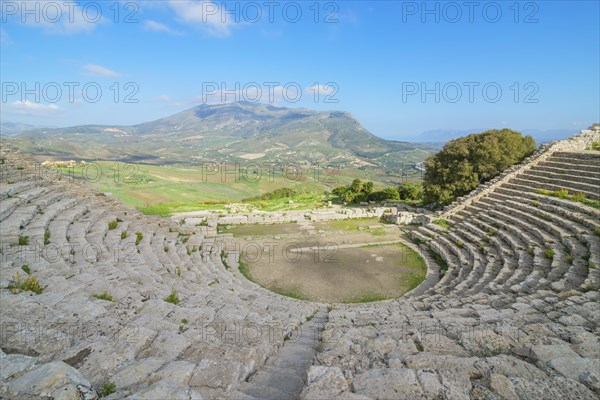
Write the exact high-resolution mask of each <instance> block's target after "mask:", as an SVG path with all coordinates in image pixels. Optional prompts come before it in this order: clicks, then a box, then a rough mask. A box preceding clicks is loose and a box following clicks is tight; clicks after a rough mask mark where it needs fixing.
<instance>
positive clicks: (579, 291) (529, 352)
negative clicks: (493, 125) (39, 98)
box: [0, 131, 600, 399]
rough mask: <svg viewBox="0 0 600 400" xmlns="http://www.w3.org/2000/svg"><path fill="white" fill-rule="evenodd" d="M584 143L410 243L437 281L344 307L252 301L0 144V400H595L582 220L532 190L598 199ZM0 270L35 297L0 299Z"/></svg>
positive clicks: (225, 271) (193, 243)
mask: <svg viewBox="0 0 600 400" xmlns="http://www.w3.org/2000/svg"><path fill="white" fill-rule="evenodd" d="M598 140H599V139H598V132H594V131H583V132H582V133H581V134H580V135H578V136H575V137H573V138H571V139H569V140H567V141H564V142H559V143H557V144H553V145H551V146H547V147H545V148H543V149H542V150H540V152H539V153H538V154H536V155H534V157H532V158H530V159H529V160H527V161H526V162H525V163H524V164H523V165H521V166H519V167H517V168H513V169H512V170H511V171H510V173H507V174H505V175H504V176H502V177H500V178H498V179H497V180H496V181H495V182H493V183H491V184H488V185H487V186H486V187H485V189H484V190H476V191H475V192H474V193H473V194H472V195H470V196H467V197H466V198H464V199H462V200H461V201H460V202H458V203H456V204H454V205H452V206H451V207H450V208H449V209H448V210H447V211H445V212H444V213H442V216H441V217H443V218H444V219H446V220H447V221H448V223H449V226H450V227H449V228H442V227H440V226H438V225H436V224H433V223H429V224H426V225H424V226H422V227H420V228H418V229H415V230H411V231H410V232H409V235H410V238H411V239H412V240H413V241H414V242H416V243H417V244H418V246H419V248H420V250H421V251H422V253H423V254H424V255H427V257H426V258H427V260H428V262H432V261H431V260H433V259H435V260H438V264H440V266H443V267H445V268H442V270H443V271H444V273H443V274H442V276H441V277H440V278H439V280H438V281H437V282H436V283H435V284H431V282H429V283H428V285H427V287H423V289H422V290H417V291H415V292H413V294H408V295H407V296H404V297H402V298H399V299H395V300H387V301H381V302H375V303H367V304H353V305H351V304H346V305H344V304H331V305H325V304H318V303H313V302H306V301H300V300H295V299H292V298H287V297H282V296H280V295H277V294H275V293H272V292H270V291H268V290H266V289H263V288H262V287H260V286H258V285H255V284H254V283H252V282H250V281H247V280H246V279H245V278H244V277H243V276H242V275H241V274H240V273H239V271H238V270H237V268H231V267H230V265H234V264H235V261H234V260H231V259H229V258H228V256H227V254H225V253H223V252H221V249H219V247H218V246H215V238H213V237H208V236H207V231H206V230H205V227H201V226H200V227H190V226H184V225H181V224H179V223H177V222H175V221H171V220H166V219H161V218H157V217H149V216H144V215H142V214H141V213H140V212H138V211H136V210H133V209H130V208H127V207H125V206H123V205H122V204H121V203H119V202H118V201H117V200H115V199H114V198H112V197H110V196H109V195H105V194H101V193H96V192H94V191H93V190H91V189H90V187H89V186H87V185H86V184H85V183H82V182H78V181H73V180H71V179H69V178H68V177H64V176H60V175H58V174H52V173H47V172H46V173H43V174H42V173H40V169H39V167H38V166H36V165H35V164H34V163H33V162H32V161H31V160H30V158H29V157H28V156H26V155H24V154H22V153H20V152H19V151H17V150H15V149H13V148H11V147H9V146H7V145H5V144H4V143H2V148H1V154H0V156H1V165H0V167H1V176H0V178H1V183H2V185H1V188H0V200H1V204H0V243H1V252H2V253H1V257H2V259H1V261H2V262H1V268H0V288H1V289H0V304H1V310H2V312H1V314H0V324H1V325H0V327H1V331H0V333H1V334H0V349H1V351H0V396H4V397H6V398H25V399H34V398H40V397H43V396H46V397H47V398H62V399H81V398H86V399H93V398H97V397H98V396H99V394H100V393H103V394H105V395H106V397H105V398H108V399H120V398H131V399H158V398H161V399H169V398H172V399H200V398H204V399H212V398H215V399H216V398H234V399H236V398H239V399H282V398H283V399H287V398H290V399H291V398H302V399H336V398H338V399H395V398H404V399H470V398H482V399H550V398H561V397H562V398H565V399H596V398H598V396H599V395H600V326H599V324H598V321H600V302H599V301H600V298H599V289H600V271H599V270H598V266H599V265H600V236H599V234H600V210H598V209H597V208H594V207H592V206H590V205H588V204H590V203H589V202H588V204H584V203H582V202H577V201H573V200H569V199H565V198H559V197H554V196H550V195H548V194H542V193H540V189H543V190H547V191H556V190H561V189H567V190H568V191H569V192H571V193H583V195H584V196H585V197H586V198H587V199H591V200H598V199H599V198H600V196H599V195H600V193H599V190H600V153H598V152H593V151H583V149H584V148H585V145H587V144H589V143H590V142H591V141H598ZM544 193H549V192H544ZM25 266H26V268H25ZM438 267H439V266H438ZM25 270H27V271H28V272H29V274H28V273H27V272H26V271H25ZM16 274H19V279H20V280H21V281H24V280H26V279H28V278H30V279H31V278H32V277H35V278H37V279H38V280H39V282H40V283H41V284H42V285H43V286H44V289H43V291H42V293H40V294H34V293H32V292H30V291H22V292H20V293H14V292H15V290H11V289H10V287H11V285H12V284H13V283H14V280H15V279H16V278H15V276H16ZM104 292H106V294H110V296H112V299H109V300H108V301H107V300H102V299H99V298H97V297H103V296H99V294H102V293H104ZM174 292H176V293H174ZM173 294H176V295H175V296H171V295H173ZM169 296H171V300H174V301H173V302H174V303H178V304H172V303H170V302H167V301H165V299H166V298H168V297H169ZM110 300H114V301H110ZM175 300H178V302H177V301H175ZM111 384H114V388H113V387H111V386H113V385H111ZM109 389H110V390H109ZM113 389H114V393H112V394H109V392H112V391H113Z"/></svg>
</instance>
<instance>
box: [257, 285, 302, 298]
mask: <svg viewBox="0 0 600 400" xmlns="http://www.w3.org/2000/svg"><path fill="white" fill-rule="evenodd" d="M267 289H269V290H270V291H272V292H275V293H277V294H280V295H282V296H286V297H291V298H293V299H297V300H310V299H309V298H308V297H307V296H305V295H303V294H302V293H301V292H300V290H299V289H298V288H296V289H283V288H280V287H278V286H271V287H268V288H267Z"/></svg>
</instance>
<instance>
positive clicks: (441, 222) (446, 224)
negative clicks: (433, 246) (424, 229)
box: [431, 218, 452, 229]
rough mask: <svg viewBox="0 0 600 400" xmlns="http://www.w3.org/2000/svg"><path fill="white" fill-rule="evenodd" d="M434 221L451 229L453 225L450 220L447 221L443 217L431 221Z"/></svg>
mask: <svg viewBox="0 0 600 400" xmlns="http://www.w3.org/2000/svg"><path fill="white" fill-rule="evenodd" d="M431 222H432V223H434V224H436V225H438V226H440V227H442V228H444V229H449V228H451V227H452V224H451V223H449V222H448V221H446V220H445V219H443V218H441V219H435V220H433V221H431Z"/></svg>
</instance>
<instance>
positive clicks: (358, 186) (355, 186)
mask: <svg viewBox="0 0 600 400" xmlns="http://www.w3.org/2000/svg"><path fill="white" fill-rule="evenodd" d="M362 189H363V181H362V180H360V179H358V178H356V179H355V180H353V181H352V183H351V184H350V190H352V191H353V192H354V193H360V192H362Z"/></svg>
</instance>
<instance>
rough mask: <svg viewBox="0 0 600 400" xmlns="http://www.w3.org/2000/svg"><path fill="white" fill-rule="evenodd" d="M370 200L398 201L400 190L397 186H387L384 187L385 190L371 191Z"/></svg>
mask: <svg viewBox="0 0 600 400" xmlns="http://www.w3.org/2000/svg"><path fill="white" fill-rule="evenodd" d="M369 200H373V201H385V200H391V201H397V200H400V195H399V193H398V190H396V188H394V187H387V188H384V189H383V190H378V191H376V192H373V193H371V194H370V196H369Z"/></svg>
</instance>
